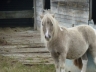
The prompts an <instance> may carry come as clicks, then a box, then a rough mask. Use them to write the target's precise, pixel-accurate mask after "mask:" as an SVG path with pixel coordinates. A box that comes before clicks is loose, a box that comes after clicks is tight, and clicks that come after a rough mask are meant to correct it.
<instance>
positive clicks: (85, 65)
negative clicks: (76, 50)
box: [81, 54, 88, 72]
mask: <svg viewBox="0 0 96 72" xmlns="http://www.w3.org/2000/svg"><path fill="white" fill-rule="evenodd" d="M81 58H82V64H83V67H82V70H81V72H86V69H87V62H88V58H87V55H86V54H84V55H83V56H82V57H81Z"/></svg>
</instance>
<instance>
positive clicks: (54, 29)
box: [41, 13, 58, 43]
mask: <svg viewBox="0 0 96 72" xmlns="http://www.w3.org/2000/svg"><path fill="white" fill-rule="evenodd" d="M47 19H50V20H51V22H52V24H53V32H54V36H53V37H56V36H57V32H58V22H57V20H56V19H55V18H54V17H52V14H50V13H46V14H45V15H44V17H43V18H42V20H41V41H42V42H44V43H45V42H46V40H45V38H44V34H43V30H42V22H44V21H45V22H46V21H47Z"/></svg>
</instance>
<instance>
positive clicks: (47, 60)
mask: <svg viewBox="0 0 96 72" xmlns="http://www.w3.org/2000/svg"><path fill="white" fill-rule="evenodd" d="M31 59H32V60H31ZM19 61H20V62H22V63H23V64H53V63H54V62H53V59H52V58H48V57H47V58H30V59H29V60H28V59H27V60H25V59H20V60H19Z"/></svg>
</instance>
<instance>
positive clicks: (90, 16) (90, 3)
mask: <svg viewBox="0 0 96 72" xmlns="http://www.w3.org/2000/svg"><path fill="white" fill-rule="evenodd" d="M89 6H90V7H89V21H91V19H92V0H90V1H89Z"/></svg>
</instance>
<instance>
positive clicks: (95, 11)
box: [92, 0, 96, 24]
mask: <svg viewBox="0 0 96 72" xmlns="http://www.w3.org/2000/svg"><path fill="white" fill-rule="evenodd" d="M95 3H96V0H92V19H93V21H94V23H95V24H96V4H95Z"/></svg>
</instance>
